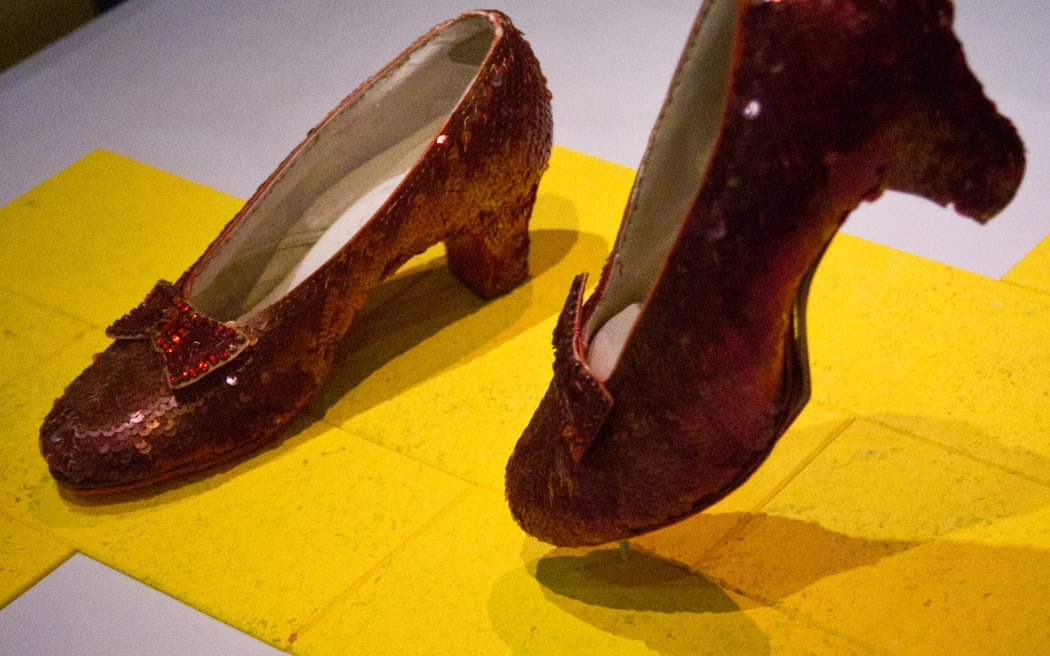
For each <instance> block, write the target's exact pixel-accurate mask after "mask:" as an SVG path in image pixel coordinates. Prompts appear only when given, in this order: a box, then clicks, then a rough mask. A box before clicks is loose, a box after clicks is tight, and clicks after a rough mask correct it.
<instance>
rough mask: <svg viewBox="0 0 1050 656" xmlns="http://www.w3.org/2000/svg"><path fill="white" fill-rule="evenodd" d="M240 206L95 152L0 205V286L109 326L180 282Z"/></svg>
mask: <svg viewBox="0 0 1050 656" xmlns="http://www.w3.org/2000/svg"><path fill="white" fill-rule="evenodd" d="M242 204H243V203H242V202H241V201H238V200H236V199H234V198H231V197H229V196H226V195H223V194H220V193H219V192H216V191H213V190H211V189H208V188H206V187H204V186H202V185H199V184H195V183H192V182H189V181H188V180H183V179H180V178H177V177H175V176H172V175H170V174H168V173H164V172H163V171H159V170H157V169H154V168H151V167H149V166H146V165H144V164H140V163H138V162H135V161H134V160H130V159H127V158H125V157H121V156H120V155H116V154H114V153H110V152H107V151H104V150H96V151H94V152H92V153H91V154H89V155H87V156H86V157H84V158H83V159H81V160H79V161H78V162H76V163H74V164H72V165H71V166H69V167H68V168H67V169H65V170H63V171H62V172H61V173H59V174H58V175H56V176H54V177H53V178H51V179H49V180H46V181H44V182H42V183H41V184H40V185H38V186H37V187H35V188H33V189H31V190H30V191H28V192H26V194H24V195H23V196H21V197H19V198H16V199H15V200H13V201H11V202H10V203H8V204H7V205H6V206H4V207H3V208H0V281H2V284H3V285H4V286H6V287H8V288H10V289H16V290H18V291H19V292H20V293H23V294H25V295H27V296H29V297H31V298H33V299H36V300H38V301H39V302H41V303H44V304H46V305H49V306H51V307H53V308H56V309H59V310H61V311H62V312H64V313H67V314H71V315H73V316H76V317H79V318H81V319H85V320H87V321H89V322H91V323H93V324H94V325H97V326H101V327H105V326H107V325H109V324H110V323H112V322H113V321H114V320H116V319H117V318H119V317H120V316H122V315H123V314H124V313H125V312H127V311H128V310H129V309H131V308H132V307H134V306H135V305H137V304H138V303H139V302H140V301H141V300H142V297H143V296H145V295H146V293H147V292H148V291H150V290H151V289H152V288H153V285H154V283H156V281H157V280H158V279H159V278H167V279H169V280H174V279H175V278H177V277H178V276H180V275H181V274H182V272H183V271H185V270H186V269H187V268H188V267H189V266H190V264H192V263H193V262H194V260H196V259H197V258H198V257H199V256H200V255H201V253H202V252H203V251H204V248H205V246H207V245H208V244H209V243H210V242H211V241H212V239H214V238H215V237H216V236H217V235H218V234H219V230H220V229H221V228H222V226H223V225H225V224H226V222H227V221H229V219H230V218H231V217H232V216H233V214H234V213H235V212H236V211H237V210H238V209H239V208H240V206H241V205H242Z"/></svg>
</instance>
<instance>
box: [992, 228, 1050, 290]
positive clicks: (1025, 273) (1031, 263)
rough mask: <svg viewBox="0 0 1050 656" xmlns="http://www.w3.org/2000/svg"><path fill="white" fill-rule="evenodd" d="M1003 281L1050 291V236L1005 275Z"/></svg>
mask: <svg viewBox="0 0 1050 656" xmlns="http://www.w3.org/2000/svg"><path fill="white" fill-rule="evenodd" d="M1003 281H1005V282H1009V283H1013V284H1016V285H1024V286H1025V287H1031V288H1032V289H1038V290H1040V291H1043V292H1050V236H1048V237H1044V238H1043V240H1042V241H1040V242H1039V243H1038V244H1036V247H1035V248H1033V249H1032V250H1031V251H1029V252H1028V254H1027V255H1025V256H1024V258H1022V259H1021V261H1020V262H1018V263H1017V264H1015V265H1014V266H1013V267H1011V268H1010V270H1009V271H1007V272H1006V275H1005V276H1003Z"/></svg>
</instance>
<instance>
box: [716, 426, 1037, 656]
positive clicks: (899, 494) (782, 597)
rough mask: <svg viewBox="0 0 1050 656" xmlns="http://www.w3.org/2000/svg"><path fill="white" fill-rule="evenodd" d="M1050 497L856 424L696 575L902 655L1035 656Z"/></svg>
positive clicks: (1009, 477)
mask: <svg viewBox="0 0 1050 656" xmlns="http://www.w3.org/2000/svg"><path fill="white" fill-rule="evenodd" d="M1048 511H1050V489H1048V488H1047V487H1045V486H1043V485H1040V484H1038V483H1034V482H1032V481H1030V480H1027V479H1024V478H1022V477H1020V476H1016V475H1014V474H1011V473H1009V472H1006V471H1003V470H1002V469H999V468H996V467H991V466H988V465H986V464H984V463H981V462H978V461H975V460H972V459H970V458H968V457H966V456H964V455H960V454H958V453H953V452H951V451H948V450H946V449H944V448H942V447H940V446H939V445H936V444H933V443H930V442H927V441H925V440H921V439H915V438H912V437H910V436H907V435H903V434H900V433H896V432H894V431H891V430H888V429H886V428H883V427H880V426H877V425H874V424H871V423H868V422H864V421H857V422H854V423H853V424H851V425H850V427H849V428H848V429H847V430H846V431H845V432H843V433H842V434H841V435H840V436H839V437H838V438H836V439H835V440H834V442H833V443H832V444H831V445H830V446H829V447H828V448H827V449H826V450H825V451H824V452H823V453H822V454H821V455H820V456H818V457H817V458H816V459H815V460H814V461H813V462H812V463H811V464H810V465H809V467H807V468H806V469H805V470H804V471H803V472H802V473H801V474H799V475H798V476H797V477H796V478H795V479H794V480H792V482H791V483H790V484H789V485H788V486H787V487H785V488H784V490H782V491H781V492H780V493H779V494H778V495H777V496H776V497H774V498H773V499H772V500H771V501H770V502H769V503H768V504H767V505H766V506H765V508H763V512H761V513H758V514H755V515H754V516H752V517H750V518H749V519H748V521H747V522H746V524H745V525H744V527H743V528H742V529H741V530H740V531H738V532H736V533H735V534H734V535H732V536H731V537H730V538H729V539H728V540H727V541H726V542H725V543H724V544H722V545H720V546H719V547H718V548H717V549H715V550H713V551H712V552H710V553H709V554H708V555H707V556H706V557H705V559H704V560H703V561H702V562H700V563H699V564H698V566H697V567H698V570H699V571H700V572H702V573H704V574H705V575H707V576H710V577H711V578H712V579H714V580H716V581H719V582H720V583H722V584H724V585H726V586H729V587H730V588H732V589H735V590H739V591H741V592H742V593H744V594H746V595H748V596H749V597H752V598H754V599H757V600H761V601H762V602H764V603H766V604H770V605H773V606H775V607H777V608H782V609H785V610H787V611H788V612H790V613H791V614H793V615H797V616H799V617H802V618H805V619H806V620H807V621H809V622H812V623H813V624H815V625H817V626H823V627H834V630H835V631H836V632H837V633H839V634H840V635H846V636H850V637H852V638H854V639H855V640H857V641H862V642H865V643H867V644H869V645H872V646H874V647H876V648H878V649H881V650H889V651H891V652H893V653H914V654H926V653H967V654H969V653H973V654H980V653H1037V652H1038V651H1040V650H1041V649H1042V648H1043V646H1045V645H1046V644H1047V642H1046V640H1047V639H1048V638H1050V624H1047V623H1046V622H1045V608H1044V607H1043V606H1044V605H1043V604H1041V603H1039V602H1038V600H1040V599H1044V598H1045V596H1046V590H1047V589H1050V588H1048V586H1050V530H1048V528H1047V526H1048V525H1047V518H1048V514H1047V513H1048Z"/></svg>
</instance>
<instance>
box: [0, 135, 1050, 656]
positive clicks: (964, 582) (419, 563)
mask: <svg viewBox="0 0 1050 656" xmlns="http://www.w3.org/2000/svg"><path fill="white" fill-rule="evenodd" d="M632 178H633V172H632V171H631V170H630V169H627V168H625V167H622V166H618V165H613V164H609V163H607V162H603V161H601V160H597V159H594V158H592V157H589V156H586V155H582V154H579V153H576V152H573V151H570V150H566V149H563V148H556V149H555V153H554V158H553V161H552V165H551V168H550V170H549V172H548V173H547V175H546V177H545V178H544V181H543V184H542V186H541V188H540V193H539V199H538V202H537V205H536V210H535V214H534V218H533V221H532V228H531V230H532V233H531V234H532V244H533V246H532V254H531V257H530V264H531V270H532V277H531V279H530V280H529V281H528V282H527V284H525V285H523V286H522V287H520V288H518V289H517V290H515V291H514V292H512V293H510V294H508V295H506V296H503V297H501V298H498V299H496V300H494V301H491V302H488V303H484V302H482V301H480V300H478V299H477V298H476V297H475V296H473V295H472V294H471V293H470V292H468V291H466V290H465V289H464V288H462V287H461V286H459V285H458V283H457V282H456V281H455V280H454V279H453V278H452V277H451V275H450V274H449V273H448V272H447V270H446V269H445V267H444V266H443V255H442V251H441V248H440V247H437V248H434V249H432V250H431V251H429V252H428V253H426V254H424V255H422V256H420V257H418V258H416V259H415V260H413V261H412V262H410V263H409V264H408V265H406V266H405V267H404V268H403V269H402V271H401V272H399V273H398V274H397V276H396V277H395V278H394V279H392V280H391V281H389V282H387V283H384V284H383V285H382V286H381V287H380V288H378V289H377V290H376V291H375V294H374V295H373V298H372V300H371V301H370V303H369V306H368V307H367V308H366V310H365V311H364V312H363V313H362V314H361V315H360V316H359V318H358V319H357V320H356V322H355V325H354V327H353V328H352V329H351V332H350V334H349V335H348V336H347V337H346V339H345V341H344V343H343V346H342V352H341V354H340V357H339V361H338V364H337V366H336V368H335V370H334V372H333V374H332V376H331V377H330V378H329V380H328V381H327V383H326V384H325V386H324V388H323V390H322V392H321V394H320V396H319V397H318V398H317V399H315V400H314V402H313V403H312V404H311V405H310V407H309V409H308V412H307V413H306V415H305V416H304V417H303V418H302V419H301V420H300V421H298V422H297V423H296V424H295V425H294V426H293V427H292V428H291V430H289V431H288V433H287V435H286V437H285V438H284V439H283V440H281V441H279V442H278V443H277V444H275V445H273V447H272V448H269V449H267V450H265V451H264V452H262V453H260V454H257V455H256V456H254V457H252V458H249V459H246V460H244V461H242V462H240V463H237V464H235V465H233V466H230V467H228V468H226V469H224V470H221V471H219V472H217V473H214V474H213V475H210V476H206V477H201V478H198V479H196V480H193V481H191V482H189V483H187V484H185V485H182V486H180V487H176V488H173V489H169V490H167V491H164V492H162V493H159V494H155V495H152V496H148V497H145V498H141V499H136V500H133V501H127V502H122V503H111V504H95V503H84V502H80V501H77V500H75V499H70V498H66V497H64V496H62V495H61V494H60V493H59V491H58V490H57V488H56V486H55V484H54V482H53V481H52V480H51V478H50V476H49V475H48V473H47V471H46V469H45V467H44V463H43V461H42V459H41V458H40V457H39V455H38V453H37V444H36V441H37V430H38V427H39V424H40V422H41V419H42V418H43V416H44V414H45V413H46V412H47V410H48V409H49V407H50V404H51V402H52V400H53V399H54V398H55V397H56V396H57V395H59V394H60V393H61V391H62V389H63V387H64V386H65V384H67V383H68V382H69V381H70V380H71V379H72V378H73V377H74V376H75V375H76V374H77V373H78V372H79V371H80V370H81V369H83V368H84V367H85V366H86V365H87V364H88V363H89V362H90V358H91V354H92V353H95V352H97V351H99V350H101V349H102V348H104V346H105V344H106V343H107V340H106V338H105V336H104V334H103V330H104V328H105V326H106V325H108V324H109V323H110V322H111V321H112V320H113V319H114V318H116V317H118V316H120V315H121V314H123V313H124V312H126V311H127V310H128V309H129V308H131V307H133V306H134V305H136V304H137V303H138V302H139V301H140V300H141V298H142V296H143V294H144V293H145V292H146V291H148V290H149V289H151V288H152V286H153V284H154V282H155V281H156V280H157V279H158V278H162V277H163V278H168V279H174V278H175V277H177V276H178V275H179V274H180V273H181V272H182V271H183V270H184V269H185V268H186V267H187V266H188V265H189V264H191V263H192V262H193V260H194V259H195V258H196V257H197V256H198V255H199V254H200V253H201V252H202V251H203V249H204V247H205V246H206V245H207V244H208V243H209V242H210V241H211V240H212V239H213V238H214V236H215V235H216V234H218V231H219V229H220V228H221V227H222V225H223V224H224V223H225V222H226V221H227V220H228V218H229V217H230V216H231V215H232V214H233V213H234V212H235V211H236V210H237V209H238V207H239V206H240V203H241V201H239V200H237V199H235V198H232V197H230V196H226V195H223V194H220V193H218V192H215V191H213V190H210V189H208V188H206V187H204V186H201V185H199V184H196V183H192V182H188V181H186V180H183V179H180V178H177V177H175V176H172V175H170V174H168V173H165V172H163V171H160V170H157V169H154V168H151V167H149V166H146V165H144V164H140V163H138V162H135V161H133V160H130V159H127V158H124V157H122V156H120V155H116V154H113V153H110V152H106V151H95V152H93V153H91V154H90V155H88V156H87V157H85V158H84V159H81V160H80V161H77V162H75V163H72V164H71V165H70V166H69V167H68V168H66V169H64V170H63V171H62V172H61V173H59V174H58V175H57V176H55V177H53V178H51V179H49V180H47V181H45V182H43V183H42V184H40V185H39V186H37V187H35V188H34V189H32V190H31V191H29V192H28V193H26V194H24V195H23V196H21V197H19V198H17V199H15V200H14V201H12V202H11V203H9V204H8V205H6V206H5V207H3V208H2V209H0V302H2V304H3V307H4V309H5V311H4V313H3V314H2V315H0V333H2V334H3V339H4V344H5V346H4V353H5V356H6V357H4V358H3V359H0V426H3V433H2V439H3V451H2V456H0V605H3V604H6V603H7V602H8V601H10V600H11V599H13V598H15V597H17V596H18V595H19V594H21V593H23V592H24V591H25V590H27V589H28V588H29V587H30V586H32V585H33V584H34V583H35V582H37V581H38V580H40V579H41V577H44V576H45V575H46V574H47V573H48V572H50V571H52V570H53V568H55V567H56V566H57V565H58V564H59V563H61V562H63V561H64V560H66V559H67V558H69V557H70V556H71V555H72V554H74V553H77V552H79V553H81V554H84V555H87V556H90V557H91V558H94V559H96V560H98V561H100V562H102V563H105V564H106V565H109V566H111V567H113V568H115V569H117V570H119V571H121V572H124V573H126V574H127V575H129V576H131V577H133V578H134V579H137V580H139V581H141V582H143V583H145V584H147V585H149V586H151V587H153V588H156V589H157V590H159V591H161V592H163V593H166V594H167V595H170V596H171V597H173V598H174V599H177V600H179V601H181V602H183V603H184V604H186V605H188V606H190V607H192V608H195V609H198V610H200V611H201V612H203V613H205V614H207V615H210V616H212V617H215V618H217V619H218V620H220V621H222V622H224V623H227V624H229V625H231V626H233V627H236V628H238V629H240V630H242V631H244V632H246V633H248V634H250V635H252V636H255V637H257V638H259V639H260V640H263V641H265V642H267V643H270V644H272V645H275V646H277V647H278V648H280V649H282V650H286V651H288V652H291V653H294V654H304V655H306V654H310V655H314V654H316V655H321V654H362V653H367V654H384V653H391V654H404V653H426V654H532V653H535V654H552V653H565V654H572V653H581V654H582V653H616V654H645V653H662V654H703V653H712V654H724V653H747V654H762V653H776V654H779V653H810V652H815V653H835V654H848V653H860V654H866V653H886V652H890V653H902V654H905V653H914V654H925V653H949V652H950V653H953V654H971V653H972V654H988V653H1038V652H1040V651H1042V650H1045V648H1046V645H1047V644H1050V624H1048V623H1047V622H1046V610H1045V600H1046V599H1047V590H1050V442H1048V441H1047V440H1046V435H1047V434H1048V433H1050V403H1048V394H1050V368H1048V366H1047V362H1050V352H1048V351H1050V293H1048V292H1050V273H1048V271H1050V269H1048V268H1047V267H1046V266H1045V264H1046V263H1047V260H1048V258H1050V241H1047V240H1044V241H1043V242H1042V243H1041V244H1040V245H1039V246H1038V247H1037V248H1036V249H1035V250H1034V251H1032V252H1031V253H1030V254H1029V255H1028V256H1027V257H1026V258H1025V259H1023V260H1022V261H1021V262H1020V263H1019V264H1017V265H1016V266H1015V267H1014V268H1013V269H1012V270H1011V271H1010V272H1009V273H1008V274H1007V275H1006V276H1005V277H1004V278H1003V279H1001V280H992V279H989V278H986V277H983V276H980V275H977V274H974V273H969V272H965V271H962V270H959V269H955V268H951V267H949V266H946V265H943V264H939V263H935V262H932V261H929V260H924V259H921V258H919V257H916V256H913V255H908V254H905V253H902V252H899V251H895V250H893V249H890V248H887V247H885V246H879V245H875V244H873V243H870V242H866V241H863V240H861V239H858V238H855V237H850V236H848V235H840V236H838V237H837V238H836V240H835V242H834V243H833V245H832V247H831V248H830V250H829V252H828V254H827V256H826V258H825V261H824V263H823V264H822V265H821V267H820V270H819V272H818V275H817V277H816V280H815V282H814V285H813V291H812V296H811V299H810V351H811V360H812V368H813V388H814V400H813V402H811V403H810V405H809V406H808V407H807V409H806V410H805V411H804V412H803V414H802V415H801V417H800V418H799V420H798V421H797V422H796V424H795V425H794V426H793V427H792V428H791V430H789V431H788V433H787V434H786V435H785V436H784V437H783V438H782V440H781V442H780V444H779V446H778V447H777V448H776V450H775V451H774V452H773V454H772V456H771V457H770V460H769V461H768V463H767V464H766V465H765V466H764V467H763V468H762V469H760V470H759V472H758V473H757V474H756V475H755V476H754V477H753V478H752V479H751V480H750V481H749V482H747V483H746V484H745V485H744V486H743V487H741V488H740V489H739V490H737V491H736V492H734V493H733V494H732V495H730V496H729V497H727V498H726V499H724V500H723V501H722V502H720V503H718V504H717V505H715V506H714V507H712V508H710V509H709V510H708V511H706V512H704V513H702V514H699V515H696V516H694V517H693V518H691V519H688V520H686V521H684V522H681V523H679V524H677V525H674V526H671V527H669V528H667V529H663V530H661V531H657V532H655V533H652V534H649V535H646V536H643V537H641V538H639V539H636V540H632V541H631V542H630V543H629V548H627V549H621V548H620V547H619V546H618V545H607V546H604V547H599V548H595V549H587V550H570V549H555V548H553V547H551V546H549V545H545V544H542V543H540V542H537V541H535V540H533V539H531V538H528V537H527V536H526V535H525V534H524V533H522V532H521V531H520V530H519V529H518V527H517V526H516V525H515V524H514V522H513V521H512V520H511V518H510V516H509V512H508V510H507V508H506V505H505V503H504V501H503V491H502V477H503V467H504V464H505V462H506V458H507V456H508V455H509V453H510V451H511V449H512V447H513V445H514V443H515V441H516V440H517V437H518V435H519V434H520V432H521V430H522V428H523V427H524V426H525V424H526V423H527V421H528V419H529V417H530V415H531V413H532V411H533V409H534V408H535V406H536V404H537V403H538V401H539V399H540V397H541V395H542V394H543V392H544V390H545V389H546V386H547V383H548V381H549V379H550V371H551V361H552V351H551V346H550V335H551V331H552V330H553V327H554V322H555V318H556V315H557V313H558V311H559V310H560V309H561V307H562V304H563V302H564V299H565V295H566V293H567V290H568V286H569V283H570V281H571V280H572V277H573V276H574V275H576V274H577V273H579V272H583V271H588V272H591V273H592V274H594V275H592V277H591V280H592V282H594V281H596V280H597V275H596V274H597V273H598V272H599V271H600V269H601V266H602V264H603V262H604V259H605V257H606V255H607V254H608V251H609V249H610V247H611V244H612V241H613V238H614V236H615V233H616V230H617V228H618V225H619V220H620V216H621V212H622V208H623V205H624V202H625V200H626V195H627V192H628V189H629V186H630V183H631V180H632ZM958 220H959V221H965V219H962V218H959V219H958ZM83 603H86V604H89V603H91V600H90V599H89V598H86V599H84V602H83ZM0 612H2V611H0ZM50 621H53V622H61V621H62V618H61V617H57V618H50ZM119 624H120V622H119V618H115V619H114V626H113V628H112V629H109V630H112V631H119ZM0 639H2V638H0Z"/></svg>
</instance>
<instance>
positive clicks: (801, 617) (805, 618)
mask: <svg viewBox="0 0 1050 656" xmlns="http://www.w3.org/2000/svg"><path fill="white" fill-rule="evenodd" d="M704 576H706V574H705V575H704ZM711 580H712V581H713V582H714V583H715V584H717V585H718V586H719V587H721V588H723V589H726V590H730V591H731V592H734V593H736V594H738V595H740V596H742V597H744V598H745V599H749V600H751V601H753V602H755V603H756V604H758V605H760V606H762V607H765V608H769V609H770V610H772V611H773V612H775V613H779V614H781V615H784V616H786V617H788V618H790V619H792V620H794V621H796V622H800V623H802V624H805V625H806V626H808V627H811V628H814V629H817V630H818V631H823V632H824V633H827V634H828V635H833V636H835V637H836V638H839V639H840V640H844V641H845V642H848V643H851V644H854V645H859V646H861V647H863V648H864V649H866V650H868V651H869V652H871V653H873V654H892V653H894V652H892V651H889V650H888V649H886V648H885V647H879V646H876V645H874V644H871V643H869V642H867V641H865V640H863V639H861V638H859V637H858V636H855V635H852V634H849V633H844V632H843V631H842V630H840V629H838V628H836V627H835V626H834V625H827V624H824V623H822V622H818V621H816V620H814V619H813V618H812V617H810V616H809V615H806V614H805V613H803V612H801V611H799V610H798V609H795V608H791V607H790V606H785V605H783V604H782V603H779V602H775V601H767V600H764V599H760V598H758V597H755V596H754V595H751V594H748V593H747V592H744V591H743V590H739V589H737V588H735V587H734V586H731V585H728V584H727V583H726V582H724V581H722V580H721V579H717V578H716V579H711ZM741 612H744V613H746V612H747V611H746V610H744V609H741Z"/></svg>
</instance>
